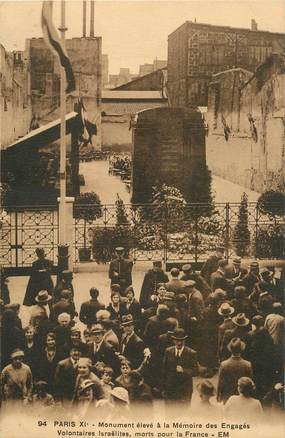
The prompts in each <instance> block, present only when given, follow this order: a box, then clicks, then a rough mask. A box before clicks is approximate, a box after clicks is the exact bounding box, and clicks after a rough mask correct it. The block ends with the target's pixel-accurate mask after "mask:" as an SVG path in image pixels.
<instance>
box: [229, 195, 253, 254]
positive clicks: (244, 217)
mask: <svg viewBox="0 0 285 438" xmlns="http://www.w3.org/2000/svg"><path fill="white" fill-rule="evenodd" d="M247 199H248V197H247V194H246V193H243V195H242V197H241V203H240V206H239V212H238V221H237V224H236V226H235V228H234V233H233V243H234V246H235V249H236V254H237V255H238V256H240V257H244V256H246V255H248V252H249V246H250V231H249V228H248V203H247Z"/></svg>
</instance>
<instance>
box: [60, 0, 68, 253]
mask: <svg viewBox="0 0 285 438" xmlns="http://www.w3.org/2000/svg"><path fill="white" fill-rule="evenodd" d="M66 30H67V28H66V26H65V0H61V25H60V28H59V31H60V32H61V44H62V47H63V49H65V32H66ZM65 88H66V79H65V70H64V67H62V66H61V67H60V203H59V243H60V244H61V245H65V244H66V240H67V239H66V238H67V236H66V130H65V123H66V121H65V119H66V95H65Z"/></svg>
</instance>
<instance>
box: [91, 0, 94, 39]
mask: <svg viewBox="0 0 285 438" xmlns="http://www.w3.org/2000/svg"><path fill="white" fill-rule="evenodd" d="M90 5H91V6H90V36H91V37H93V38H94V36H95V34H94V6H95V5H94V0H91V2H90Z"/></svg>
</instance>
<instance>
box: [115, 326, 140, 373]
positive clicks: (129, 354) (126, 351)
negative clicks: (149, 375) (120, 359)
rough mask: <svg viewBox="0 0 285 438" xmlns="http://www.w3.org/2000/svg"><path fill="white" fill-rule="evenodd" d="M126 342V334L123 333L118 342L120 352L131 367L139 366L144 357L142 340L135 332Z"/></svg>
mask: <svg viewBox="0 0 285 438" xmlns="http://www.w3.org/2000/svg"><path fill="white" fill-rule="evenodd" d="M125 342H126V335H125V334H124V335H123V336H122V339H121V343H120V352H121V354H122V355H123V356H125V357H126V358H127V359H128V361H129V362H130V363H131V367H132V368H133V369H137V368H139V366H140V365H141V363H142V361H143V359H144V348H145V345H144V341H143V340H142V339H141V338H140V337H139V336H138V335H137V334H136V333H133V334H132V336H131V337H130V338H129V339H128V341H127V343H125Z"/></svg>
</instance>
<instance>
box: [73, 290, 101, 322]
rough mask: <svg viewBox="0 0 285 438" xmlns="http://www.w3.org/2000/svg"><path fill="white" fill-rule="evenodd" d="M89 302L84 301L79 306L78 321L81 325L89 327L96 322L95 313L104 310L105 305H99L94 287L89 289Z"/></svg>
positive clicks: (97, 293) (97, 292)
mask: <svg viewBox="0 0 285 438" xmlns="http://www.w3.org/2000/svg"><path fill="white" fill-rule="evenodd" d="M89 294H90V300H88V301H84V303H82V304H81V308H80V313H79V319H80V321H81V322H82V323H83V324H86V325H87V326H91V325H92V324H95V323H96V322H97V320H96V313H97V312H98V311H99V310H102V309H105V304H103V303H101V302H100V301H99V299H98V297H99V290H98V289H97V288H96V287H91V289H90V291H89Z"/></svg>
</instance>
